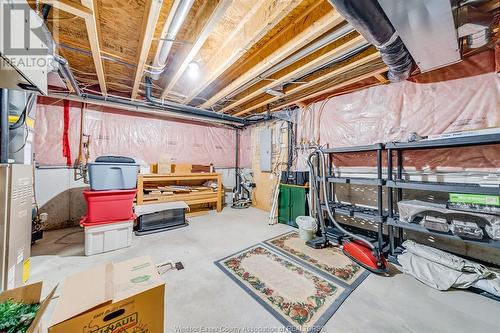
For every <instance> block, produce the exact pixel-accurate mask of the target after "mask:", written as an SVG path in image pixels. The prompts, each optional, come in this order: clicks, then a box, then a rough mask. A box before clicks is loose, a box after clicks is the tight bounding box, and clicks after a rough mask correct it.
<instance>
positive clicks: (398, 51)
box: [328, 0, 413, 82]
mask: <svg viewBox="0 0 500 333" xmlns="http://www.w3.org/2000/svg"><path fill="white" fill-rule="evenodd" d="M328 1H329V2H330V3H331V4H332V6H334V7H335V9H336V10H337V11H338V12H339V13H340V14H341V15H342V16H343V17H344V18H345V19H346V20H347V21H348V22H349V23H350V24H351V25H352V26H353V27H354V28H355V29H356V30H357V31H358V32H359V33H360V34H361V35H363V37H364V38H365V39H366V40H367V41H368V42H369V43H370V44H373V45H374V46H375V47H376V48H377V49H378V50H379V52H380V55H381V57H382V60H383V61H384V63H385V64H386V65H387V67H389V72H388V74H387V76H388V78H389V80H391V82H399V81H404V80H406V79H407V78H408V77H409V76H410V72H411V69H412V67H413V59H412V57H411V55H410V53H409V52H408V50H407V49H406V47H405V45H404V44H403V41H402V40H401V38H400V37H399V36H398V35H397V33H396V31H395V29H394V27H393V26H392V24H391V22H389V19H388V18H387V16H386V15H385V13H384V11H383V10H382V8H381V7H380V5H379V4H378V2H377V1H376V0H356V1H352V0H328Z"/></svg>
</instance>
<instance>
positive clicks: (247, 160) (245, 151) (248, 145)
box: [239, 128, 252, 168]
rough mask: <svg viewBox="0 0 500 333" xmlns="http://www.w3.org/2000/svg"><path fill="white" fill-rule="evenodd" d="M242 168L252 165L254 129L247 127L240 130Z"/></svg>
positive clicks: (240, 160)
mask: <svg viewBox="0 0 500 333" xmlns="http://www.w3.org/2000/svg"><path fill="white" fill-rule="evenodd" d="M239 162H240V168H251V167H252V129H251V128H246V129H244V130H241V131H240V146H239Z"/></svg>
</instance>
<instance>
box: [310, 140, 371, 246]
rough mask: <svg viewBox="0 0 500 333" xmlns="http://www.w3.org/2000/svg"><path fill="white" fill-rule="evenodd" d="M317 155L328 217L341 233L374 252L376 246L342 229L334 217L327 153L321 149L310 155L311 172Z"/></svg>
mask: <svg viewBox="0 0 500 333" xmlns="http://www.w3.org/2000/svg"><path fill="white" fill-rule="evenodd" d="M315 154H317V155H318V157H319V161H318V163H319V165H320V171H321V175H320V177H321V185H322V189H323V199H324V200H325V206H326V211H327V212H328V217H329V218H330V220H331V221H332V222H333V224H334V225H335V227H336V228H337V229H339V230H340V231H341V232H343V233H344V234H346V235H347V236H349V237H351V238H354V239H356V240H358V241H360V242H362V243H363V244H365V245H366V246H368V247H369V248H370V249H372V250H374V249H375V246H374V245H373V244H372V243H371V242H370V241H368V240H366V239H365V238H363V237H361V236H358V235H356V234H353V233H352V232H350V231H347V230H346V229H344V228H342V226H341V225H340V224H339V223H338V222H337V221H336V220H335V218H334V217H333V213H332V210H331V208H330V205H329V204H328V193H327V186H326V171H325V153H324V152H323V151H322V150H321V149H316V150H315V151H314V152H313V153H312V154H311V155H309V158H308V164H309V168H310V169H311V171H313V169H314V168H313V167H312V162H311V161H310V159H311V157H312V156H313V155H315ZM311 175H314V172H312V173H311ZM313 181H315V179H313ZM317 190H318V191H319V192H321V188H319V189H317ZM318 213H319V214H321V212H318ZM322 231H323V230H322ZM323 232H324V231H323Z"/></svg>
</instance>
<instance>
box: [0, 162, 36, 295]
mask: <svg viewBox="0 0 500 333" xmlns="http://www.w3.org/2000/svg"><path fill="white" fill-rule="evenodd" d="M32 175H33V171H32V166H31V165H23V164H1V165H0V252H1V253H0V255H1V266H0V291H3V290H7V289H12V288H15V287H17V286H20V285H22V284H23V283H24V282H26V280H27V279H28V277H29V268H30V267H29V266H30V248H31V207H32V197H33V195H32V194H33V176H32Z"/></svg>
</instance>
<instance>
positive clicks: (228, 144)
mask: <svg viewBox="0 0 500 333" xmlns="http://www.w3.org/2000/svg"><path fill="white" fill-rule="evenodd" d="M81 108H82V105H81V103H76V102H71V104H70V109H69V115H70V117H69V123H68V127H69V128H68V136H69V137H68V141H69V146H70V151H71V160H72V161H75V160H76V159H77V157H78V148H79V142H80V117H81ZM84 114H85V117H84V126H83V133H84V134H85V135H90V160H89V161H93V160H95V158H96V157H98V156H101V155H121V156H129V157H132V158H134V159H136V160H137V161H138V162H142V163H145V164H150V163H156V162H158V161H159V160H160V159H166V158H172V160H173V162H174V163H192V164H207V163H213V164H214V166H216V167H221V168H232V167H234V165H235V145H236V136H235V132H234V130H232V129H228V128H224V127H216V126H210V125H200V124H194V123H189V122H180V121H170V120H165V119H159V118H155V117H151V116H147V115H133V114H131V113H130V112H124V111H121V110H115V109H110V108H106V107H101V106H94V105H90V104H89V105H87V107H86V109H85V112H84ZM36 116H37V118H36V119H37V121H36V129H35V131H36V132H35V133H36V137H35V149H36V150H35V152H36V161H37V162H38V163H39V164H40V165H42V166H64V165H66V158H65V157H64V156H63V132H64V122H63V119H64V108H63V102H62V101H58V100H55V99H50V98H39V104H38V107H37V115H36ZM163 155H165V157H164V156H163ZM166 156H168V157H166Z"/></svg>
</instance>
